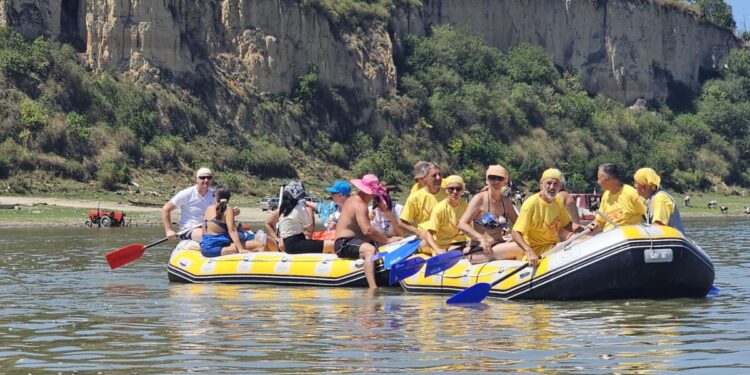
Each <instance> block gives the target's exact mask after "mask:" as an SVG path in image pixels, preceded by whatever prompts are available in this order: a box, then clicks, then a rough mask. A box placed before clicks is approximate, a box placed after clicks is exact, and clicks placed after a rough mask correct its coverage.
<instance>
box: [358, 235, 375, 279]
mask: <svg viewBox="0 0 750 375" xmlns="http://www.w3.org/2000/svg"><path fill="white" fill-rule="evenodd" d="M374 255H375V246H372V245H371V244H369V243H365V244H362V246H360V247H359V257H360V258H362V259H364V260H365V266H364V268H365V277H366V278H367V285H368V286H369V287H370V289H375V288H377V287H378V284H377V283H376V282H375V265H374V264H372V257H373V256H374Z"/></svg>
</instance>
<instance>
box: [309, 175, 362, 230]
mask: <svg viewBox="0 0 750 375" xmlns="http://www.w3.org/2000/svg"><path fill="white" fill-rule="evenodd" d="M326 191H328V192H329V193H331V201H328V202H321V203H315V202H306V203H307V205H308V206H309V207H312V208H313V209H314V210H315V212H316V213H317V214H318V216H319V217H320V220H321V221H322V222H324V223H325V227H326V230H334V229H336V222H338V220H339V214H340V213H341V207H343V206H344V202H346V200H347V198H349V196H350V195H351V193H352V187H351V185H349V183H348V182H346V181H343V180H337V181H336V182H334V183H333V185H331V186H329V187H327V188H326Z"/></svg>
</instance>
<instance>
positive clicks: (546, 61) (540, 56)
mask: <svg viewBox="0 0 750 375" xmlns="http://www.w3.org/2000/svg"><path fill="white" fill-rule="evenodd" d="M501 66H502V69H503V71H504V72H505V74H507V75H508V76H509V77H510V79H512V80H513V81H515V82H525V83H528V84H532V83H545V84H550V83H552V82H554V80H555V79H556V78H557V77H558V73H557V70H556V69H555V65H554V64H553V62H552V57H550V55H549V53H548V52H547V51H545V50H544V48H542V47H539V46H535V45H532V44H526V43H524V44H520V45H518V46H516V47H513V48H511V49H509V50H508V52H507V53H506V54H505V56H504V57H503V59H502V63H501Z"/></svg>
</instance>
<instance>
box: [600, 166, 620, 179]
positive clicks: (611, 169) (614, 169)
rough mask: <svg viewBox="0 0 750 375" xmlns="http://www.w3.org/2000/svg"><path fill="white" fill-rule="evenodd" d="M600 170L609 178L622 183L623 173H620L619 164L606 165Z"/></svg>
mask: <svg viewBox="0 0 750 375" xmlns="http://www.w3.org/2000/svg"><path fill="white" fill-rule="evenodd" d="M599 169H600V170H601V171H602V173H604V174H606V175H607V176H609V177H611V178H614V179H615V180H618V181H622V172H620V168H619V167H618V166H617V164H615V163H604V164H602V165H600V166H599Z"/></svg>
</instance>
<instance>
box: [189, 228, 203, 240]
mask: <svg viewBox="0 0 750 375" xmlns="http://www.w3.org/2000/svg"><path fill="white" fill-rule="evenodd" d="M201 238H203V228H195V229H193V231H192V232H190V239H191V240H193V241H198V242H201Z"/></svg>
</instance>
